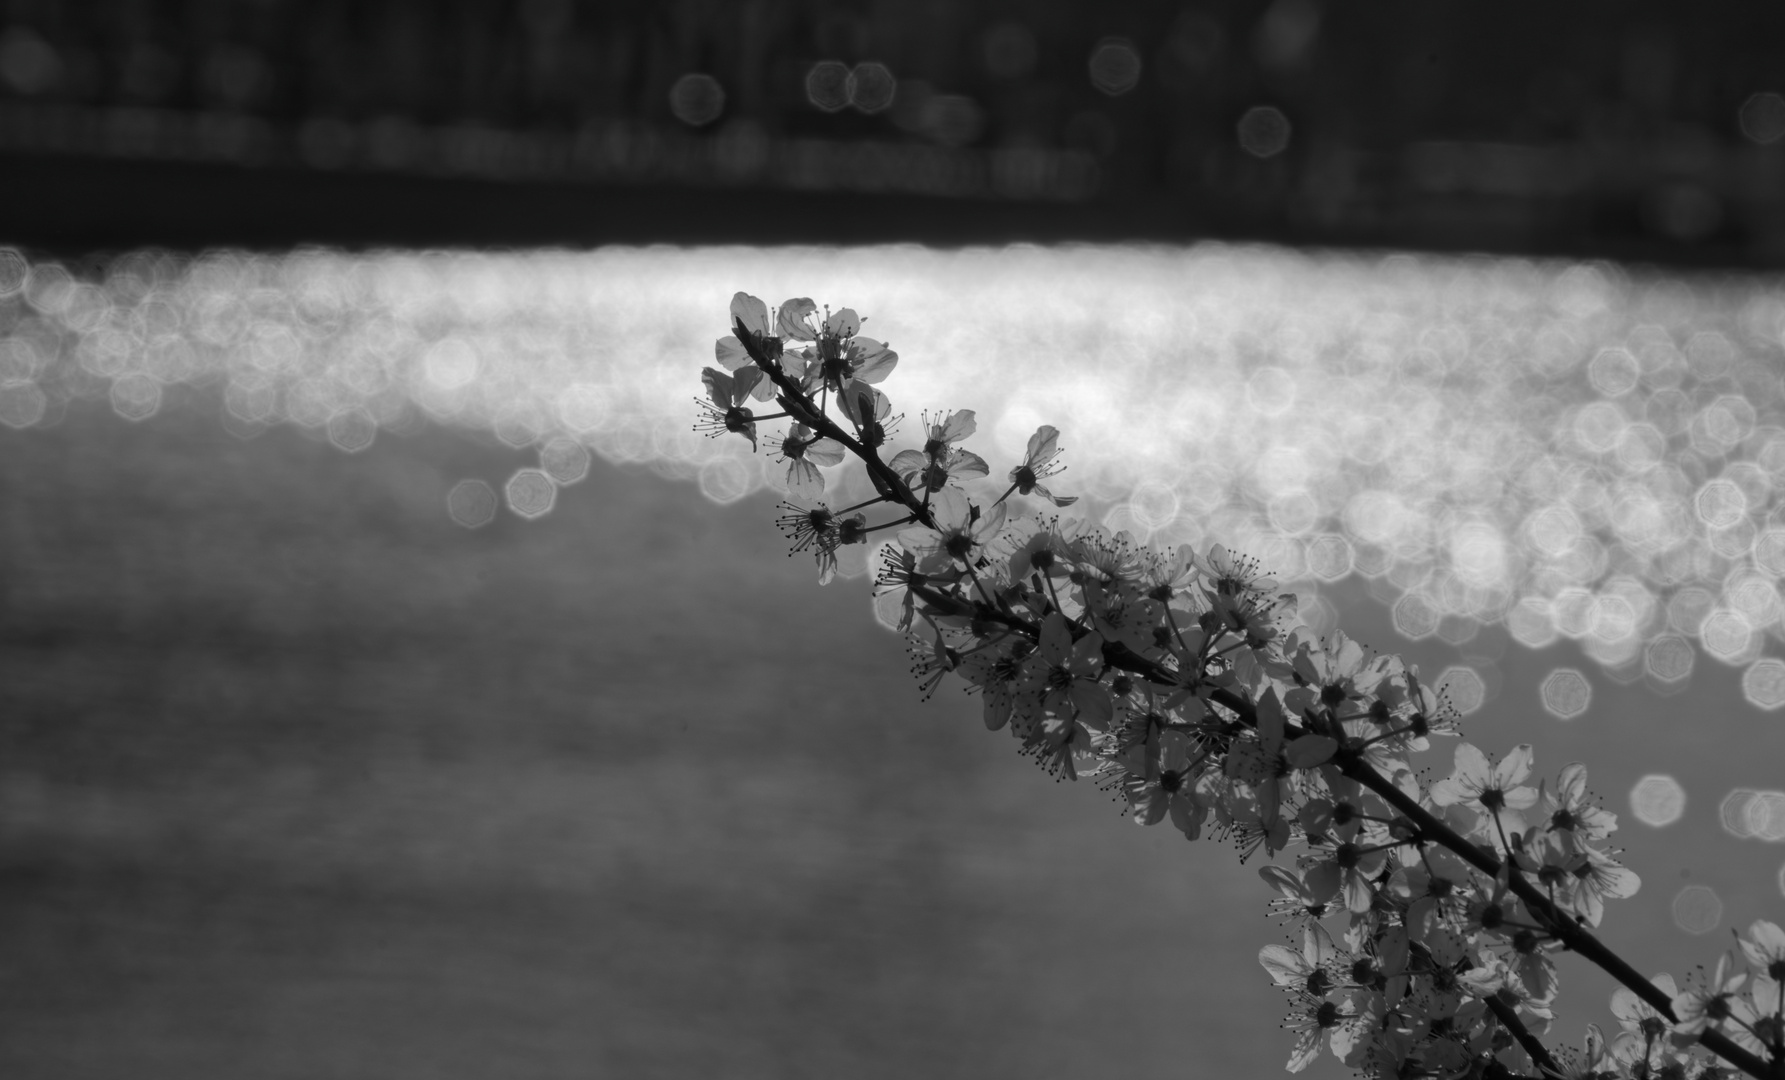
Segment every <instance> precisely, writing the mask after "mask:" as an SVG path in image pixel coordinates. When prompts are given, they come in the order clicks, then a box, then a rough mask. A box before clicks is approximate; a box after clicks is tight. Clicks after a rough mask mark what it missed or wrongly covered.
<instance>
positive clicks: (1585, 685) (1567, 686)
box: [1538, 668, 1593, 720]
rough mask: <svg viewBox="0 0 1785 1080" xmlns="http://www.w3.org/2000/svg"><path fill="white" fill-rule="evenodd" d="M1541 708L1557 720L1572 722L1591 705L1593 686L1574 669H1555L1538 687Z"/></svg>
mask: <svg viewBox="0 0 1785 1080" xmlns="http://www.w3.org/2000/svg"><path fill="white" fill-rule="evenodd" d="M1538 697H1539V698H1541V699H1542V701H1543V708H1544V711H1545V712H1548V713H1549V714H1550V715H1551V716H1553V717H1555V718H1556V719H1558V720H1573V719H1574V718H1575V717H1577V716H1579V715H1581V714H1582V713H1584V712H1586V711H1587V708H1588V707H1589V706H1591V705H1592V704H1593V684H1592V683H1590V682H1588V681H1587V677H1586V676H1585V675H1582V674H1581V673H1580V672H1579V671H1576V670H1575V669H1574V668H1557V669H1555V670H1554V671H1552V672H1550V673H1549V674H1548V675H1546V676H1544V678H1543V682H1542V683H1541V684H1540V686H1539V687H1538Z"/></svg>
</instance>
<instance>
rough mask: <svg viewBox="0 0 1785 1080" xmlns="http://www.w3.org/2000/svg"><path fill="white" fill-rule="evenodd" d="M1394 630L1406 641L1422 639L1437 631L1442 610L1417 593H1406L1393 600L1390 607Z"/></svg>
mask: <svg viewBox="0 0 1785 1080" xmlns="http://www.w3.org/2000/svg"><path fill="white" fill-rule="evenodd" d="M1392 614H1393V618H1394V624H1395V630H1396V631H1398V632H1399V633H1400V635H1401V636H1402V637H1404V638H1406V639H1407V640H1408V641H1424V640H1425V639H1426V638H1429V637H1431V636H1432V635H1433V634H1435V633H1437V632H1438V620H1439V619H1440V618H1441V617H1442V616H1443V612H1441V611H1439V610H1438V607H1437V605H1435V604H1433V603H1432V602H1431V601H1430V600H1428V599H1426V598H1425V597H1424V596H1421V595H1420V594H1419V593H1411V592H1410V593H1407V594H1406V595H1404V596H1402V597H1401V598H1400V599H1399V600H1396V601H1395V604H1394V608H1393V609H1392Z"/></svg>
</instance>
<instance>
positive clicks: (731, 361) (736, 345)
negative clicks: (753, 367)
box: [713, 334, 750, 371]
mask: <svg viewBox="0 0 1785 1080" xmlns="http://www.w3.org/2000/svg"><path fill="white" fill-rule="evenodd" d="M713 359H715V360H717V361H718V362H719V366H720V367H722V368H724V369H725V370H727V371H736V370H737V369H738V368H741V367H743V366H744V365H745V364H748V363H749V362H750V354H749V353H748V352H746V351H745V350H744V343H743V342H741V341H739V340H738V339H737V338H736V337H735V336H733V335H731V334H727V335H725V336H724V337H722V338H720V339H719V340H718V341H715V342H713Z"/></svg>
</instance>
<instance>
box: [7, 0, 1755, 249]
mask: <svg viewBox="0 0 1785 1080" xmlns="http://www.w3.org/2000/svg"><path fill="white" fill-rule="evenodd" d="M3 10H4V26H3V27H0V152H3V153H6V154H8V155H15V156H19V157H23V158H34V157H46V156H48V157H64V158H82V159H88V160H91V159H95V158H98V159H137V160H148V161H168V162H185V163H209V164H212V165H229V166H250V167H268V168H276V169H279V168H282V169H294V170H299V171H304V170H319V171H334V172H346V173H350V174H351V173H356V172H360V173H369V172H384V173H392V174H397V175H416V176H424V175H429V174H433V175H447V176H465V177H477V178H482V179H494V180H501V181H526V180H532V181H543V182H550V183H568V184H593V185H606V186H610V187H611V186H633V187H639V186H648V187H650V188H652V189H655V190H658V191H660V192H665V191H669V192H673V191H675V190H678V189H682V188H688V189H710V188H713V187H715V186H717V187H722V188H725V189H728V190H731V191H741V192H750V191H774V190H793V191H804V192H814V191H841V192H853V193H859V194H867V195H879V196H899V197H908V196H916V197H918V198H936V197H941V198H949V199H964V200H978V201H999V202H1015V203H1033V204H1036V206H1037V211H1036V213H1035V214H1034V215H1033V216H1032V220H1033V221H1034V222H1035V223H1036V225H1035V228H1036V231H1037V233H1038V235H1041V236H1044V237H1045V235H1047V234H1048V233H1049V228H1050V227H1049V226H1048V225H1047V224H1046V223H1047V222H1050V221H1051V222H1055V223H1056V225H1055V226H1054V230H1055V231H1059V230H1060V229H1064V230H1065V231H1066V232H1068V233H1069V232H1070V231H1071V224H1070V223H1071V222H1072V221H1073V220H1075V214H1076V215H1077V218H1078V219H1082V220H1095V221H1098V222H1100V223H1102V224H1101V225H1100V227H1101V228H1104V229H1108V228H1115V229H1116V230H1117V231H1120V232H1127V233H1130V234H1136V235H1139V234H1144V233H1147V232H1148V231H1153V232H1157V233H1158V234H1160V235H1175V234H1180V233H1183V232H1186V231H1188V232H1203V233H1216V234H1221V233H1234V234H1241V235H1244V234H1247V233H1248V232H1251V233H1257V234H1267V235H1288V236H1289V237H1290V238H1300V239H1311V240H1331V241H1336V242H1347V241H1362V242H1380V241H1388V242H1414V243H1419V242H1431V243H1437V244H1450V243H1456V244H1464V245H1467V244H1470V243H1472V242H1486V243H1488V244H1490V245H1491V246H1502V247H1503V246H1512V247H1518V246H1521V245H1524V246H1529V247H1532V248H1539V249H1541V248H1545V247H1557V246H1559V247H1564V248H1566V247H1580V246H1585V247H1589V248H1590V247H1593V246H1595V245H1597V246H1601V247H1609V248H1611V249H1617V248H1618V247H1619V245H1620V244H1634V245H1638V247H1639V248H1640V250H1644V251H1647V250H1651V249H1652V250H1659V251H1663V252H1665V251H1666V250H1669V249H1679V250H1682V251H1683V250H1688V249H1699V250H1709V251H1715V252H1718V253H1720V256H1721V257H1733V258H1736V259H1740V260H1745V261H1762V262H1770V261H1777V260H1779V259H1781V258H1785V195H1782V194H1781V192H1785V98H1782V97H1781V96H1780V94H1781V93H1782V92H1785V9H1775V8H1772V7H1769V6H1766V5H1751V4H1749V5H1735V4H1711V5H1708V7H1707V6H1705V5H1698V6H1694V7H1692V8H1690V9H1688V8H1681V7H1677V6H1669V5H1663V4H1659V3H1582V4H1574V5H1553V4H1541V3H1525V2H1520V3H1509V4H1494V5H1486V6H1483V5H1463V4H1454V3H1413V2H1398V3H1383V4H1368V5H1338V4H1326V3H1321V2H1319V0H1274V2H1271V3H1235V2H1204V3H1191V4H1161V3H1137V2H1124V0H1111V2H1104V3H1097V4H1089V3H1060V2H1054V3H1024V4H1017V3H998V2H990V0H902V2H900V3H897V4H894V3H887V2H880V0H862V2H858V3H809V2H807V3H802V2H797V0H743V2H722V0H679V2H674V0H666V2H648V3H647V2H610V3H577V2H575V0H437V2H421V0H391V2H385V3H378V4H364V3H350V2H345V0H303V2H296V0H159V2H158V0H87V2H83V3H68V2H59V0H10V2H9V3H7V4H6V5H5V7H4V9H3ZM1071 207H1078V208H1080V209H1079V210H1076V211H1075V210H1072V209H1070V208H1071ZM1009 220H1011V221H1013V222H1016V223H1018V225H1019V227H1020V223H1021V222H1022V221H1024V220H1029V219H1024V218H1022V217H1020V216H1019V217H1017V218H1011V219H1009ZM1124 223H1125V224H1124ZM1478 238H1479V239H1478ZM1643 245H1646V247H1645V246H1643Z"/></svg>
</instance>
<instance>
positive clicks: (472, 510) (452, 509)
mask: <svg viewBox="0 0 1785 1080" xmlns="http://www.w3.org/2000/svg"><path fill="white" fill-rule="evenodd" d="M446 512H447V514H448V515H450V516H451V517H452V519H453V520H454V521H456V522H458V523H459V524H460V525H463V526H464V527H465V528H467V529H477V528H481V527H483V526H485V525H488V524H489V523H490V522H491V521H492V520H493V519H494V518H495V516H496V492H495V490H494V489H492V488H491V487H490V485H488V484H486V483H484V482H483V481H482V480H460V481H459V482H458V483H456V484H454V485H453V486H452V490H451V491H449V492H447V495H446Z"/></svg>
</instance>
